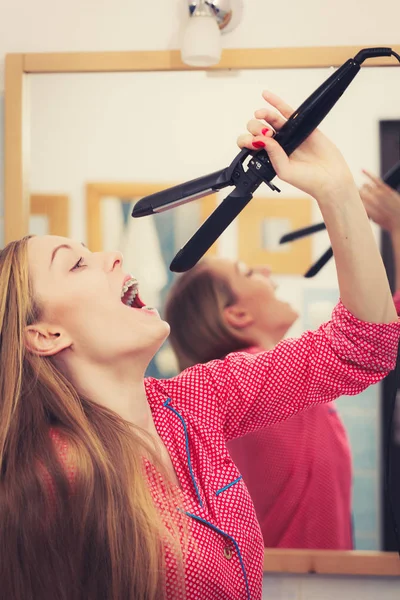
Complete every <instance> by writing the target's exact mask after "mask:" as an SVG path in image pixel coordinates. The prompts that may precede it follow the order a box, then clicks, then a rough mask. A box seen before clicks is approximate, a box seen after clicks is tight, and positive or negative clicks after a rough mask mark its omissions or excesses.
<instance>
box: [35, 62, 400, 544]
mask: <svg viewBox="0 0 400 600" xmlns="http://www.w3.org/2000/svg"><path fill="white" fill-rule="evenodd" d="M329 74H330V70H328V69H299V70H290V69H288V70H279V69H277V70H247V71H241V72H239V71H230V72H215V73H205V72H202V71H193V72H169V73H113V74H74V75H35V76H34V77H32V80H31V82H30V83H31V107H30V110H31V123H32V126H31V162H32V164H31V185H32V189H40V190H43V191H44V192H46V191H48V192H50V191H51V190H54V189H59V190H64V191H65V192H66V193H67V194H68V195H69V197H70V199H71V216H70V217H71V218H70V223H71V228H70V232H69V234H70V235H71V236H72V237H74V238H77V239H79V240H83V241H88V239H89V238H90V235H91V234H90V230H91V227H92V228H93V226H94V225H95V226H96V227H97V231H98V232H99V231H100V240H101V246H102V248H105V249H106V248H109V247H110V248H111V247H113V249H115V248H116V247H118V248H120V249H121V250H123V251H124V254H125V260H126V268H127V269H128V270H129V271H133V274H136V273H138V272H139V269H141V279H142V286H147V287H146V292H145V293H146V302H150V301H151V302H153V303H157V302H158V303H160V305H162V303H163V301H164V299H165V294H166V291H167V290H168V287H169V285H170V283H171V281H172V280H173V275H172V274H171V273H170V272H169V270H168V266H169V263H170V261H171V259H172V257H173V256H174V254H175V253H176V251H177V250H178V249H179V248H180V247H181V246H182V245H183V244H184V243H185V242H186V241H187V239H188V238H189V237H190V236H191V235H192V233H193V232H194V230H195V229H196V227H197V226H198V224H199V222H201V220H202V218H204V215H203V217H202V216H201V215H200V218H199V208H198V207H197V208H196V206H195V204H194V203H192V204H188V205H186V206H183V207H181V208H179V209H175V210H173V211H168V212H165V213H163V214H160V215H157V216H156V217H148V218H145V219H139V220H135V222H132V221H133V220H131V219H130V217H129V214H130V209H131V205H132V204H133V203H134V202H135V201H137V200H138V199H139V197H142V196H143V195H145V194H146V192H142V193H140V192H139V193H137V192H135V191H134V190H133V191H130V192H126V191H125V192H121V191H120V190H118V189H117V188H116V189H114V190H112V189H110V188H108V187H107V186H108V185H109V184H102V183H101V182H104V181H107V182H111V184H112V185H115V186H118V185H122V184H121V182H132V185H133V184H135V182H147V184H149V185H154V186H162V185H165V183H163V182H171V184H173V183H177V182H182V181H187V180H189V179H191V178H194V177H197V176H202V175H205V174H207V173H209V172H212V171H215V170H217V169H220V168H223V167H224V166H227V165H228V164H229V163H230V161H231V160H232V158H233V157H234V156H235V154H236V153H237V151H238V149H237V147H236V145H235V143H236V138H237V136H238V135H239V134H240V133H241V132H242V131H244V130H245V127H246V123H247V121H248V120H249V119H251V118H252V116H253V112H254V110H255V109H257V108H259V107H261V106H263V100H262V98H261V96H260V93H261V91H262V89H263V88H267V89H271V90H272V91H274V92H275V93H277V94H279V95H280V96H281V97H283V98H284V99H285V100H286V101H288V102H289V103H290V104H291V105H292V106H294V107H296V106H298V105H299V104H300V103H301V102H302V101H303V100H304V99H305V98H306V97H307V96H308V95H309V94H310V93H311V92H312V91H313V90H314V89H315V88H316V87H317V86H318V85H319V84H320V83H321V82H322V81H323V80H324V79H326V78H327V76H328V75H329ZM399 96H400V75H399V71H398V70H397V69H391V68H383V67H382V68H376V67H366V68H363V69H362V70H361V72H360V73H359V74H358V76H357V78H356V79H355V80H354V82H353V83H352V85H351V86H350V87H349V89H348V90H347V91H346V93H345V94H344V96H343V97H342V98H341V100H340V101H339V102H338V104H337V105H336V106H335V108H334V109H333V110H332V112H331V113H330V114H329V115H328V117H327V118H326V120H325V121H324V123H323V125H322V129H323V130H324V131H325V132H326V133H327V134H328V136H329V137H330V138H331V139H333V141H334V142H335V143H336V144H337V145H338V146H339V148H340V149H341V151H342V152H343V154H344V156H345V158H346V160H347V161H348V163H349V165H350V167H351V169H352V171H353V173H354V176H355V179H356V181H357V183H359V184H361V182H362V181H363V179H362V176H361V170H362V168H366V169H369V170H370V171H372V172H375V173H379V121H382V120H386V119H394V118H398V113H399V111H398V98H399ZM89 182H100V183H95V184H91V183H89ZM113 182H114V183H113ZM111 184H110V185H111ZM91 185H93V186H94V187H93V189H92V194H94V195H95V196H96V194H97V198H100V203H101V205H102V206H101V211H100V212H99V214H101V216H100V217H95V216H93V215H91V216H90V214H89V212H87V205H88V203H87V202H86V199H85V189H86V191H87V194H88V198H89V196H90V189H89V188H90V186H91ZM102 185H105V187H104V188H102V187H101V186H102ZM123 185H125V183H124V184H123ZM280 187H281V189H282V194H281V196H282V197H284V198H285V199H291V200H292V201H293V206H295V202H296V200H297V199H299V192H298V190H296V189H294V188H291V187H290V186H288V185H286V184H283V183H280ZM96 189H97V191H96ZM99 190H100V191H99ZM257 196H258V198H260V202H261V199H263V200H264V201H265V203H268V202H269V201H270V200H272V199H273V200H274V202H275V203H279V197H280V196H273V194H272V192H270V190H269V189H268V188H267V187H266V186H261V187H260V188H259V190H258V192H257ZM224 197H225V194H218V201H220V200H221V199H222V198H224ZM301 201H309V199H307V198H305V197H303V198H302V199H301ZM246 210H247V209H245V211H243V218H244V219H246ZM253 212H254V214H255V213H256V212H257V211H253V209H252V208H251V206H249V207H248V214H249V215H250V214H252V213H253ZM86 215H88V220H86ZM255 218H256V217H255V216H254V218H253V217H251V218H250V217H248V220H249V222H250V224H251V227H252V228H251V231H253V232H256V233H255V234H254V239H249V238H248V237H247V238H246V239H249V242H248V244H254V246H255V247H256V246H257V244H259V245H260V248H264V249H265V248H267V249H269V250H270V249H271V246H272V247H273V248H275V246H274V240H275V241H276V235H275V234H274V232H271V228H270V227H269V226H268V225H266V224H265V223H263V224H258V223H253V222H252V220H254V219H255ZM275 218H276V223H277V226H279V228H281V227H282V223H283V222H284V220H285V219H287V218H288V217H287V212H286V213H285V214H277V215H276V217H275ZM96 219H97V220H96ZM308 220H309V223H308V224H311V223H316V222H319V221H320V220H321V215H320V213H319V210H318V208H317V207H316V205H315V203H314V202H312V203H311V209H310V216H309V217H308ZM305 224H307V223H305ZM257 232H258V233H257ZM281 233H282V231H281V229H279V234H281ZM240 235H241V229H240V223H239V219H238V220H237V222H234V223H233V224H232V225H231V226H230V227H229V229H228V230H227V231H226V232H225V234H224V235H223V236H222V238H221V239H220V240H219V242H218V244H217V247H216V248H215V249H214V251H215V252H217V253H218V254H219V255H223V256H227V257H230V258H232V259H237V258H241V257H240V255H239V249H240V243H241V242H240V239H241V237H240ZM376 235H377V237H378V235H379V232H378V231H377V230H376ZM257 239H258V240H259V241H257ZM298 243H299V242H298ZM89 245H90V244H89ZM289 246H291V248H290V249H291V250H292V251H294V252H296V248H297V246H295V243H293V244H291V245H290V244H289ZM328 246H329V240H328V238H327V234H326V232H320V233H318V234H317V235H315V236H313V239H312V240H311V248H310V255H311V259H312V261H315V260H316V259H317V258H318V257H319V256H321V254H322V253H323V252H324V251H325V250H326V248H327V247H328ZM260 248H258V249H260ZM91 249H92V250H97V249H100V248H97V247H94V246H92V247H91ZM275 250H277V249H276V248H275ZM282 254H283V253H282ZM247 260H248V262H249V261H250V262H251V260H252V259H251V258H250V259H249V258H247ZM150 265H151V266H150ZM250 266H252V265H251V264H250ZM275 280H276V281H277V283H278V284H279V288H278V291H277V294H278V296H279V298H282V299H285V300H287V301H289V302H290V303H291V304H292V306H293V307H294V309H295V310H296V311H297V312H299V314H300V315H301V316H300V318H299V319H298V320H297V322H296V323H295V324H294V326H293V327H292V328H291V330H290V331H289V332H288V335H295V336H297V335H300V334H301V333H302V332H303V331H304V330H305V329H307V328H310V327H312V328H314V327H316V326H318V325H319V324H320V323H321V322H323V321H324V320H326V319H327V318H329V315H330V311H331V309H332V307H333V306H334V304H335V302H336V301H337V298H338V286H337V278H336V273H335V267H334V261H330V264H328V265H327V267H326V268H324V269H323V271H321V273H320V274H319V275H318V277H317V278H316V279H315V280H304V279H303V278H302V276H301V274H299V272H298V271H295V270H294V269H293V270H292V271H291V270H290V268H289V269H287V270H286V271H278V272H276V273H275ZM147 294H148V296H147ZM163 350H164V349H163ZM163 350H162V351H161V354H160V356H161V358H159V359H158V362H157V359H156V361H154V364H152V366H151V369H152V374H155V375H157V376H159V375H161V376H164V377H165V376H170V375H172V374H173V373H174V370H175V369H176V365H175V364H174V363H173V361H172V359H171V354H170V352H169V350H168V351H167V353H166V354H164V356H163V355H162V352H163ZM379 394H380V387H379V386H375V387H373V388H370V389H369V390H367V391H366V392H365V393H364V394H362V395H360V396H359V397H357V398H351V399H349V398H345V399H341V400H340V401H338V402H337V407H338V411H339V414H340V416H341V419H342V421H343V423H344V425H345V428H346V429H347V434H348V436H349V439H350V445H351V451H352V457H353V511H352V513H353V514H352V515H349V519H350V518H351V517H352V518H353V526H354V547H355V548H357V549H361V550H364V549H370V550H378V549H380V548H382V546H381V526H380V521H381V503H380V495H381V489H380V488H381V477H382V473H381V451H380V448H381V437H380V430H379V423H380V413H379ZM332 493H335V492H334V491H332ZM327 519H329V515H327Z"/></svg>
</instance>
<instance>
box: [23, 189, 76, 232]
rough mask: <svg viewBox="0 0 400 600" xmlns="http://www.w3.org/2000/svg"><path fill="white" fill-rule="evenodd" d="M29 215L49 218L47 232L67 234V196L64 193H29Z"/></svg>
mask: <svg viewBox="0 0 400 600" xmlns="http://www.w3.org/2000/svg"><path fill="white" fill-rule="evenodd" d="M30 201H31V207H30V214H31V215H39V216H40V215H43V216H45V217H47V218H48V220H49V234H50V235H59V236H61V237H68V236H69V197H68V196H66V195H64V194H31V197H30Z"/></svg>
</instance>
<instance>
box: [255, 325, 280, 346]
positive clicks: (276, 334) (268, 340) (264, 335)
mask: <svg viewBox="0 0 400 600" xmlns="http://www.w3.org/2000/svg"><path fill="white" fill-rule="evenodd" d="M287 331H288V327H281V328H279V329H276V330H274V331H268V332H264V331H262V330H260V329H257V330H256V331H255V332H254V333H253V335H252V336H251V338H250V339H252V340H253V343H254V345H255V346H258V347H259V348H262V349H263V350H272V348H274V347H275V346H276V345H277V344H279V342H280V341H281V340H282V339H283V338H284V336H285V334H286V333H287Z"/></svg>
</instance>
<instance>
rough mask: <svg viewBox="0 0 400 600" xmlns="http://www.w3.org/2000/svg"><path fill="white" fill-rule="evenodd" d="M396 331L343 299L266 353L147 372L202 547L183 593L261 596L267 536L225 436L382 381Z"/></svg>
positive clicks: (228, 598) (158, 421)
mask: <svg viewBox="0 0 400 600" xmlns="http://www.w3.org/2000/svg"><path fill="white" fill-rule="evenodd" d="M399 337H400V323H399V322H396V323H391V324H388V325H385V324H371V323H364V322H362V321H359V320H358V319H356V318H355V317H354V316H353V315H351V313H350V312H349V311H348V310H347V309H346V308H345V307H344V305H343V304H342V303H341V302H339V304H338V305H337V307H336V308H335V310H334V312H333V315H332V320H331V321H329V322H328V323H326V324H324V325H322V326H321V327H320V328H319V329H318V330H316V331H313V332H306V333H305V334H304V335H303V336H302V337H301V338H299V339H289V340H284V341H283V342H281V343H280V344H279V345H278V346H276V348H274V349H273V350H271V351H269V352H261V353H258V354H249V353H244V352H241V353H234V354H231V355H229V356H227V357H226V358H225V359H224V360H219V361H212V362H211V363H208V364H205V365H196V366H195V367H192V368H190V369H187V370H186V371H184V372H183V373H181V374H180V375H179V376H178V377H175V378H173V379H169V380H162V381H157V380H155V379H153V378H149V379H146V391H147V396H148V399H149V403H150V406H151V410H152V414H153V418H154V422H155V425H156V428H157V431H158V433H159V435H160V436H161V438H162V440H163V442H164V444H165V446H166V447H167V449H168V451H169V454H170V457H171V460H172V462H173V465H174V468H175V471H176V473H177V476H178V478H179V482H180V485H181V489H182V494H183V504H184V507H183V510H184V511H185V512H186V514H187V516H188V519H189V520H190V535H191V536H192V538H193V540H194V541H195V546H196V550H193V551H190V549H189V552H188V556H187V558H186V563H185V584H186V595H187V598H189V599H193V600H194V599H196V600H197V599H199V600H200V599H201V600H232V599H233V598H235V599H238V600H241V599H249V598H251V599H252V600H260V599H261V596H262V562H263V540H262V535H261V531H260V527H259V525H258V522H257V519H256V515H255V511H254V508H253V504H252V501H251V499H250V495H249V493H248V490H247V488H246V485H245V483H244V482H243V479H241V478H240V473H239V471H238V469H237V467H236V466H235V465H234V463H233V461H232V459H231V457H230V455H229V453H228V450H227V446H226V442H227V441H229V440H233V439H235V438H238V437H241V436H244V435H246V434H247V433H250V432H252V431H255V430H261V429H263V428H266V427H268V426H270V425H273V424H274V423H278V422H281V421H284V420H285V419H287V418H288V417H291V416H293V415H296V414H297V413H299V412H300V411H302V410H304V409H306V408H310V407H312V406H317V405H318V404H320V403H325V402H332V401H333V400H334V399H335V398H337V397H338V396H342V395H354V394H358V393H360V392H361V391H362V390H364V389H365V388H366V387H368V386H369V385H372V384H374V383H377V382H378V381H380V380H381V379H383V378H384V377H385V376H386V375H387V374H388V372H389V371H390V370H391V369H393V368H394V366H395V362H396V353H397V344H398V341H399ZM171 409H173V410H171ZM217 492H219V493H217ZM166 568H167V597H168V600H170V599H171V600H172V599H173V600H177V599H179V598H180V597H181V596H179V595H177V593H176V587H175V583H176V573H175V570H176V565H175V563H174V561H173V560H171V558H170V557H169V556H168V553H167V556H166ZM182 598H183V596H182Z"/></svg>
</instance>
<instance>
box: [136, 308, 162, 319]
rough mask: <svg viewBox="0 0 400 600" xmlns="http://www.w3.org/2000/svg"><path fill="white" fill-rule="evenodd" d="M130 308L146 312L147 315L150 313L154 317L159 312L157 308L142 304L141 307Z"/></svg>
mask: <svg viewBox="0 0 400 600" xmlns="http://www.w3.org/2000/svg"><path fill="white" fill-rule="evenodd" d="M132 308H133V309H134V310H139V311H140V312H144V313H147V314H148V315H152V316H155V317H159V316H160V313H159V312H158V310H157V309H156V308H146V307H145V306H143V307H142V308H136V307H135V306H133V307H132Z"/></svg>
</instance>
